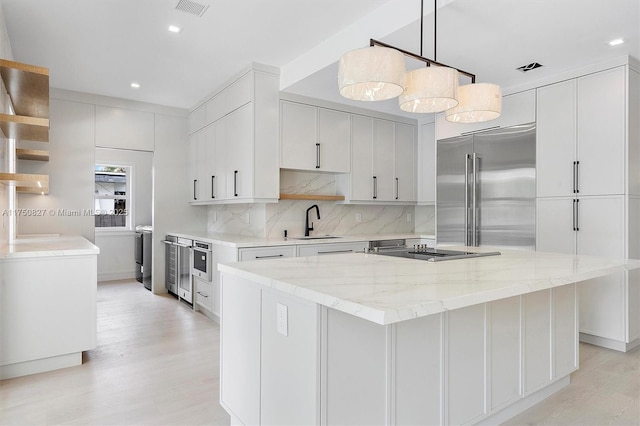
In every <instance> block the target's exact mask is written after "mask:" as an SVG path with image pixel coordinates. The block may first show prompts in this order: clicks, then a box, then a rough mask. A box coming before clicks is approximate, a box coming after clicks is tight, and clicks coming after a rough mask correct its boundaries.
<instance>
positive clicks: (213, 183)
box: [211, 176, 216, 198]
mask: <svg viewBox="0 0 640 426" xmlns="http://www.w3.org/2000/svg"><path fill="white" fill-rule="evenodd" d="M215 187H216V177H215V176H211V198H216V196H215V195H214V193H213V190H214V188H215Z"/></svg>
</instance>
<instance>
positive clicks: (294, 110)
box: [280, 102, 318, 170]
mask: <svg viewBox="0 0 640 426" xmlns="http://www.w3.org/2000/svg"><path fill="white" fill-rule="evenodd" d="M317 110H318V109H317V108H316V107H314V106H309V105H303V104H296V103H291V102H282V103H281V110H280V111H281V123H282V128H281V130H280V132H281V136H280V155H281V163H280V167H282V168H286V169H301V170H316V142H317V128H318V122H317Z"/></svg>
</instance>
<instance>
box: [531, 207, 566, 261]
mask: <svg viewBox="0 0 640 426" xmlns="http://www.w3.org/2000/svg"><path fill="white" fill-rule="evenodd" d="M573 201H574V199H573V198H538V199H537V200H536V204H537V205H536V228H537V229H536V249H537V250H538V251H548V252H556V253H567V254H574V253H575V252H576V232H575V231H574V230H573V227H574V218H573V212H574V210H573Z"/></svg>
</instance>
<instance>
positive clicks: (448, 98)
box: [398, 66, 458, 113]
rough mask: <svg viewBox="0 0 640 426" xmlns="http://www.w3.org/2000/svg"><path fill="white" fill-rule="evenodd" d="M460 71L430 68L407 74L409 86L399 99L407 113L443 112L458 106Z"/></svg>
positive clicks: (401, 106) (402, 108)
mask: <svg viewBox="0 0 640 426" xmlns="http://www.w3.org/2000/svg"><path fill="white" fill-rule="evenodd" d="M457 97H458V70H456V69H454V68H448V67H439V66H430V67H426V68H419V69H417V70H413V71H411V72H409V73H407V86H406V89H405V90H404V92H403V93H402V95H400V97H399V98H398V103H399V104H400V109H401V110H403V111H406V112H415V113H429V112H441V111H445V110H447V109H450V108H453V107H455V106H456V105H458V100H457Z"/></svg>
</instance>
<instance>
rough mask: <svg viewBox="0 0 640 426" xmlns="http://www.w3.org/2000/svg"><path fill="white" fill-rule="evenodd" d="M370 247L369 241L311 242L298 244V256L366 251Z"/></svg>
mask: <svg viewBox="0 0 640 426" xmlns="http://www.w3.org/2000/svg"><path fill="white" fill-rule="evenodd" d="M366 247H369V242H368V241H357V242H351V243H331V244H309V245H300V246H298V256H299V257H304V256H318V255H324V254H340V253H355V252H364V249H365V248H366Z"/></svg>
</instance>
